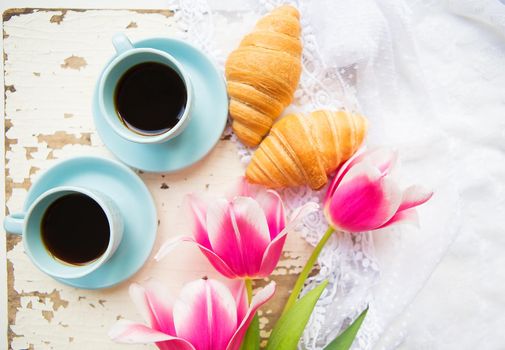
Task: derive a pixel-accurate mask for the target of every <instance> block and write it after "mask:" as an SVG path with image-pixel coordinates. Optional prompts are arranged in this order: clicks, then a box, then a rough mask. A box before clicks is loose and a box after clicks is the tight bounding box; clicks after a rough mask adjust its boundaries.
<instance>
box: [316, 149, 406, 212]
mask: <svg viewBox="0 0 505 350" xmlns="http://www.w3.org/2000/svg"><path fill="white" fill-rule="evenodd" d="M365 149H366V147H362V148H360V149H359V150H358V151H357V152H356V153H355V154H354V155H353V156H352V157H351V158H350V159H349V160H347V161H346V162H345V163H344V164H343V165H342V166H341V167H340V168H339V170H338V172H337V174H336V175H335V177H334V178H333V181H332V182H331V184H330V186H329V188H328V190H327V192H326V195H325V198H324V201H325V202H326V201H328V199H329V197H331V196H332V195H333V193H334V192H335V190H336V188H337V186H339V185H340V183H341V181H342V179H343V178H344V176H345V175H346V174H347V173H348V172H349V170H350V169H352V168H353V167H354V166H355V165H356V164H359V163H360V162H363V161H366V162H368V163H369V164H370V166H372V167H374V168H377V169H378V170H379V172H380V173H381V174H383V175H386V174H389V172H390V171H391V170H392V169H393V168H394V167H395V165H396V162H397V160H398V153H397V152H395V151H393V150H390V149H388V148H385V147H377V148H372V149H370V150H365Z"/></svg>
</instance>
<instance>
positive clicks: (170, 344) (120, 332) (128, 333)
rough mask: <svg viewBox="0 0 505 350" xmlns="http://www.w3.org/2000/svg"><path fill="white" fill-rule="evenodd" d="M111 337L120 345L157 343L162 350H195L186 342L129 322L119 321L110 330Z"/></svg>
mask: <svg viewBox="0 0 505 350" xmlns="http://www.w3.org/2000/svg"><path fill="white" fill-rule="evenodd" d="M109 337H110V338H111V339H112V340H113V341H116V342H118V343H127V344H147V343H156V345H157V346H158V347H159V348H160V349H162V350H195V348H194V347H193V345H191V344H190V343H188V342H187V341H186V340H184V339H181V338H178V337H173V336H170V335H168V334H164V333H162V332H159V331H157V330H154V329H151V328H149V327H147V326H146V325H144V324H141V323H135V322H132V321H129V320H119V321H117V322H116V323H115V324H114V325H113V326H112V327H111V329H110V330H109Z"/></svg>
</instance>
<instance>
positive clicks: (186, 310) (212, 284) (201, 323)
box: [174, 280, 237, 350]
mask: <svg viewBox="0 0 505 350" xmlns="http://www.w3.org/2000/svg"><path fill="white" fill-rule="evenodd" d="M174 323H175V328H176V331H177V335H178V336H179V337H181V338H184V339H186V340H188V341H189V342H190V343H191V344H193V346H194V347H195V348H196V349H197V350H212V349H225V348H226V345H227V344H228V342H229V340H230V339H231V337H232V336H233V333H234V331H235V329H236V327H237V308H236V304H235V300H234V298H233V296H232V295H231V293H230V291H229V290H228V288H226V287H225V286H224V285H223V284H222V283H220V282H218V281H214V280H197V281H194V282H191V283H188V284H187V285H185V286H184V288H183V289H182V291H181V294H180V297H179V299H178V300H177V302H176V303H175V305H174Z"/></svg>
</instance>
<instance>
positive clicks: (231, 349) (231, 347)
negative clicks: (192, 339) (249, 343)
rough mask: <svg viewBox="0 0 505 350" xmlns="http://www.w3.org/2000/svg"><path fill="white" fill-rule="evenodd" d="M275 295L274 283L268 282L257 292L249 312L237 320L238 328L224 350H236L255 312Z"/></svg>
mask: <svg viewBox="0 0 505 350" xmlns="http://www.w3.org/2000/svg"><path fill="white" fill-rule="evenodd" d="M274 293H275V282H273V281H272V282H270V283H269V284H268V285H267V286H266V287H265V288H263V289H262V290H260V291H258V293H256V295H255V296H254V297H253V298H252V300H251V305H250V307H249V310H247V314H246V315H245V316H244V318H243V319H242V320H238V321H239V323H240V325H239V326H238V328H237V330H236V332H235V334H234V335H233V337H232V339H231V340H230V342H229V344H228V346H227V347H226V350H238V349H239V348H240V345H241V343H242V340H243V339H244V335H245V333H246V331H247V328H248V327H249V325H250V324H251V321H252V319H253V317H254V315H255V314H256V311H257V310H258V309H259V308H260V307H261V306H262V305H263V304H265V303H266V302H267V301H268V300H270V299H271V298H272V296H273V295H274Z"/></svg>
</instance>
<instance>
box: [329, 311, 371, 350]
mask: <svg viewBox="0 0 505 350" xmlns="http://www.w3.org/2000/svg"><path fill="white" fill-rule="evenodd" d="M367 312H368V307H367V308H366V309H365V310H364V311H363V312H362V313H361V315H359V316H358V318H357V319H356V320H355V321H354V322H353V323H352V324H351V325H350V326H349V327H347V329H346V330H345V331H343V332H342V334H340V335H339V336H338V337H336V338H335V339H334V340H333V341H332V342H331V343H330V344H328V345H327V346H326V347H325V348H324V350H349V349H350V348H351V345H352V342H353V341H354V338H356V334H358V331H359V328H360V327H361V324H362V323H363V320H364V319H365V317H366V314H367Z"/></svg>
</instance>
